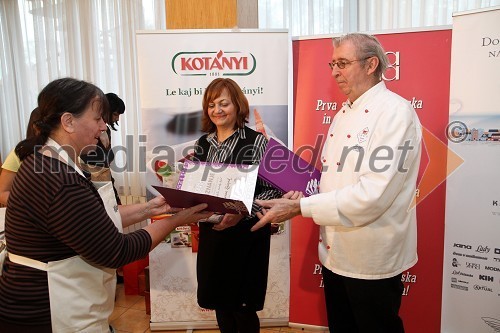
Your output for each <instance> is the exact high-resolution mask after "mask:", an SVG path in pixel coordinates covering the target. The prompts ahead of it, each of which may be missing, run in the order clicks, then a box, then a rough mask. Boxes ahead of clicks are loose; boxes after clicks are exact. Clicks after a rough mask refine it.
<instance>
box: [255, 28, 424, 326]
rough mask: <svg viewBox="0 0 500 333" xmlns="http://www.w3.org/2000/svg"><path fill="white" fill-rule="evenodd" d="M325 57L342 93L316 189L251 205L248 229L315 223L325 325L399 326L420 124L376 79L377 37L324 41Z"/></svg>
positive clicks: (410, 255) (379, 67)
mask: <svg viewBox="0 0 500 333" xmlns="http://www.w3.org/2000/svg"><path fill="white" fill-rule="evenodd" d="M333 45H334V50H333V57H332V61H331V62H330V63H328V65H329V66H330V68H331V70H332V75H333V77H334V79H335V80H336V82H337V84H338V87H339V88H340V90H341V91H342V92H343V93H344V94H345V95H346V96H347V98H348V100H347V102H346V103H345V106H343V107H342V109H341V110H340V111H339V112H338V113H337V114H336V116H335V117H334V119H333V122H332V124H331V126H330V129H329V131H328V134H327V139H326V142H325V144H324V146H323V152H322V154H321V156H322V157H321V159H322V160H323V172H322V175H321V181H320V193H319V194H316V195H313V196H310V197H307V198H301V199H293V200H290V199H275V200H268V201H259V200H257V203H258V204H260V205H262V206H263V207H265V208H267V209H268V210H267V211H264V212H265V214H264V215H259V217H260V218H261V219H260V221H259V222H258V223H257V224H256V225H255V226H254V228H253V229H254V230H257V229H258V228H259V227H262V226H264V225H266V224H267V223H269V222H279V221H283V220H287V219H290V218H292V217H294V216H297V215H302V216H304V217H311V218H312V219H313V221H314V222H315V223H316V224H318V225H319V226H320V238H319V243H318V252H319V259H320V261H321V263H322V264H323V269H322V274H323V282H324V293H325V299H326V309H327V316H328V326H329V328H330V331H331V332H340V333H342V332H370V333H372V332H384V333H393V332H394V333H395V332H404V327H403V321H402V319H401V318H400V317H399V314H398V313H399V308H400V305H401V298H402V292H403V283H402V281H401V275H402V272H403V271H405V270H407V269H409V268H411V267H412V266H413V265H415V263H416V262H417V224H416V211H415V209H414V208H413V207H412V204H413V200H414V199H415V189H416V181H417V175H418V169H419V165H420V155H421V139H422V133H421V125H420V122H419V119H418V117H417V114H416V112H415V110H414V109H413V108H412V106H411V105H410V103H409V102H408V101H407V100H405V99H404V98H402V97H400V96H399V95H397V94H395V93H393V92H391V91H390V90H388V89H387V88H386V86H385V83H384V82H383V81H382V74H383V72H384V71H385V69H386V68H387V66H388V60H387V56H386V54H385V52H384V50H383V48H382V46H381V45H380V43H379V42H378V40H377V39H376V38H375V37H373V36H371V35H367V34H360V33H352V34H347V35H345V36H342V37H336V38H334V39H333Z"/></svg>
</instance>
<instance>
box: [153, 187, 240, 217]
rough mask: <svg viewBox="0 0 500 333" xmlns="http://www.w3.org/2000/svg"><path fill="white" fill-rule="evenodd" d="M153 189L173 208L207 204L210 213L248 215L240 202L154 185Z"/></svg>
mask: <svg viewBox="0 0 500 333" xmlns="http://www.w3.org/2000/svg"><path fill="white" fill-rule="evenodd" d="M153 187H154V188H155V189H156V190H157V191H158V192H160V194H161V195H162V196H163V197H164V198H165V200H166V201H167V203H168V204H169V205H170V206H171V207H175V208H188V207H192V206H196V205H198V204H201V203H206V204H208V207H207V208H206V209H205V210H207V211H209V212H214V213H218V214H225V213H229V214H243V215H248V210H247V208H246V207H245V204H244V203H243V201H240V200H233V199H225V198H220V197H216V196H213V195H209V194H200V193H194V192H188V191H183V190H178V189H173V188H169V187H163V186H155V185H153Z"/></svg>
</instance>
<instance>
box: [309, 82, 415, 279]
mask: <svg viewBox="0 0 500 333" xmlns="http://www.w3.org/2000/svg"><path fill="white" fill-rule="evenodd" d="M421 137H422V133H421V125H420V122H419V120H418V117H417V115H416V113H415V110H413V108H412V107H411V105H410V103H409V102H408V101H406V100H405V99H403V98H402V97H400V96H398V95H397V94H395V93H393V92H391V91H389V90H388V89H387V88H386V86H385V84H384V82H380V83H378V84H377V85H375V86H373V87H372V88H371V89H369V90H368V91H367V92H365V93H364V94H363V95H362V96H360V97H359V98H358V99H357V100H356V101H355V102H354V103H352V104H350V103H347V104H346V105H345V106H344V107H343V108H342V109H341V110H340V111H339V112H338V114H337V115H336V116H335V118H334V120H333V122H332V124H331V126H330V129H329V131H328V134H327V139H326V142H325V145H324V147H323V151H322V155H321V156H322V157H321V158H322V161H323V162H324V164H323V172H322V176H321V182H320V193H319V194H317V195H314V196H311V197H308V198H303V199H301V210H302V215H303V216H305V217H312V218H313V220H314V222H315V223H316V224H318V225H320V239H319V245H318V248H319V258H320V261H321V263H322V264H323V265H324V266H325V267H326V268H327V269H329V270H331V271H333V272H335V273H337V274H340V275H343V276H348V277H353V278H361V279H382V278H387V277H392V276H395V275H397V274H399V273H401V272H403V271H404V270H406V269H408V268H410V267H412V266H413V265H414V264H415V263H416V262H417V251H416V250H417V224H416V210H415V208H414V207H412V203H413V200H414V198H415V189H416V181H417V176H418V169H419V164H420V155H421Z"/></svg>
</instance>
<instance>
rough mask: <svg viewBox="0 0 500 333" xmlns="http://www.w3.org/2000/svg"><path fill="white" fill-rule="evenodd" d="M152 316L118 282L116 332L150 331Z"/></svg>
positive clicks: (274, 329)
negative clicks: (126, 293)
mask: <svg viewBox="0 0 500 333" xmlns="http://www.w3.org/2000/svg"><path fill="white" fill-rule="evenodd" d="M149 319H150V316H149V315H147V314H146V305H145V302H144V297H143V296H138V295H125V292H124V289H123V284H118V285H117V288H116V302H115V310H114V311H113V314H112V315H111V317H110V322H111V325H112V326H113V327H114V329H115V332H116V333H149V332H151V330H150V329H149ZM260 331H261V332H267V333H276V332H295V333H298V332H314V333H321V332H322V331H307V330H303V329H298V328H290V327H272V328H271V327H270V328H262V329H261V330H260ZM154 332H158V333H181V332H182V333H185V332H186V330H183V331H154ZM193 332H195V333H215V332H219V330H198V329H196V330H193Z"/></svg>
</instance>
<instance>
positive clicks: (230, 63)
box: [172, 50, 257, 76]
mask: <svg viewBox="0 0 500 333" xmlns="http://www.w3.org/2000/svg"><path fill="white" fill-rule="evenodd" d="M256 66H257V60H256V59H255V57H254V55H253V54H251V53H245V52H239V51H222V50H220V51H218V52H215V51H214V52H179V53H177V54H176V55H174V57H173V58H172V70H173V71H174V73H175V74H177V75H182V76H207V75H209V76H246V75H250V74H252V73H253V71H255V68H256Z"/></svg>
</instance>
